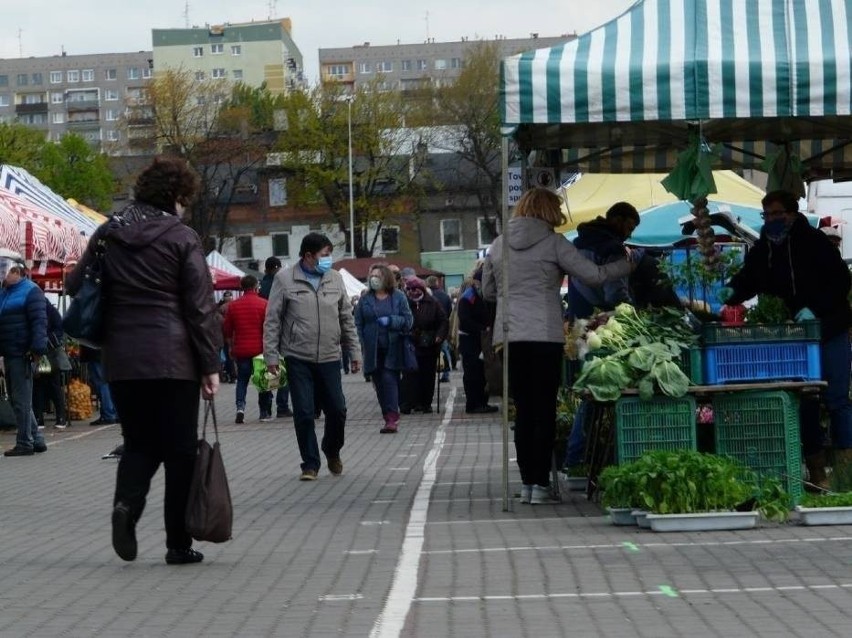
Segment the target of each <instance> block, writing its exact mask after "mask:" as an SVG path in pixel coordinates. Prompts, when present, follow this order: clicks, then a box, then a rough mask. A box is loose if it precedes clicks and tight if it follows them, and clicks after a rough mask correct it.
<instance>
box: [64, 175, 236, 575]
mask: <svg viewBox="0 0 852 638" xmlns="http://www.w3.org/2000/svg"><path fill="white" fill-rule="evenodd" d="M198 186H199V180H198V176H197V175H196V174H195V172H194V171H192V169H190V168H189V166H187V164H186V162H184V161H183V160H180V159H176V158H156V159H155V160H154V161H153V163H152V164H150V165H149V166H148V167H147V168H146V169H145V170H143V171H142V173H141V174H140V175H139V177H138V179H137V180H136V186H135V198H134V200H133V201H131V202H130V203H129V204H128V205H127V206H125V207H124V208H123V209H122V210H121V211H119V212H118V213H116V214H115V215H113V217H112V218H111V219H110V220H109V221H108V222H106V223H104V224H102V225H101V226H100V227H99V228H98V229H97V230H96V231H95V233H94V235H93V236H92V239H91V240H90V241H89V245H88V247H87V249H86V251H85V253H84V254H83V257H82V258H81V260H80V262H79V264H77V267H76V268H75V269H74V271H73V272H72V273H71V274H70V276H69V277H68V281H67V284H68V292H69V293H70V294H71V295H72V296H73V295H74V294H76V293H77V291H78V290H79V289H80V286H81V284H82V281H83V277H84V274H85V271H86V268H87V267H88V265H89V264H90V263H92V261H93V260H94V259H95V250H96V249H98V247H99V246H103V247H104V257H103V259H104V272H105V276H104V284H103V285H104V288H105V290H107V291H109V293H108V294H107V295H105V297H104V302H105V308H104V316H103V318H104V324H105V325H104V342H103V364H104V368H105V372H106V378H107V380H108V381H109V383H110V389H111V390H112V396H113V399H114V400H115V405H116V407H117V408H118V414H119V417H120V419H121V425H122V434H123V436H124V453H123V454H122V455H121V459H120V461H119V463H118V472H117V475H116V485H115V496H114V499H113V510H112V546H113V548H114V549H115V552H116V553H117V554H118V556H119V557H120V558H122V559H123V560H126V561H132V560H135V559H136V555H137V541H136V526H137V523H138V521H139V518H140V517H141V515H142V511H143V510H144V508H145V500H146V497H147V495H148V490H149V489H150V485H151V479H152V477H153V476H154V474H155V473H156V471H157V468H158V467H159V466H160V464H161V463H162V464H164V465H165V471H166V481H165V483H166V485H165V511H164V518H165V528H166V548H167V551H166V556H165V558H166V563H167V564H169V565H180V564H186V563H198V562H201V561H202V560H203V558H204V556H203V555H202V554H201V552H198V551H196V550H195V549H193V548H192V537H191V536H190V535H189V533H188V532H187V531H186V525H185V522H184V517H185V514H186V507H187V500H188V498H189V487H190V483H191V481H192V474H193V469H194V467H195V459H196V455H197V449H198V448H197V443H198V413H199V392H200V393H201V396H202V397H204V398H205V399H212V398H213V396H214V395H215V394H216V392H217V390H218V389H219V351H220V349H221V347H222V325H221V318H220V315H219V312H218V311H217V309H216V302H215V300H214V297H213V282H212V280H211V278H210V271H209V270H208V268H207V263H206V262H205V260H204V251H203V250H202V248H201V241H200V239H199V237H198V235H197V234H196V233H195V231H194V230H192V229H191V228H189V227H188V226H186V225H184V224H183V223H182V222H181V214H182V213H183V211H184V207H185V206H188V205H189V204H190V202H191V201H192V200H193V198H194V197H195V195H196V193H197V192H198ZM101 242H104V243H103V244H102V243H101Z"/></svg>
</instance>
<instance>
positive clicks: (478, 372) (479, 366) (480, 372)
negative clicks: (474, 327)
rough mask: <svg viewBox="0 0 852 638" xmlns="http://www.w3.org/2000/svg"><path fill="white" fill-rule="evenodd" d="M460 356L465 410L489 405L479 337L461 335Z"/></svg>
mask: <svg viewBox="0 0 852 638" xmlns="http://www.w3.org/2000/svg"><path fill="white" fill-rule="evenodd" d="M459 354H460V355H461V360H462V367H463V368H464V375H463V377H462V382H463V384H464V396H465V408H466V409H467V410H472V409H474V408H479V407H482V406H483V405H486V404H487V403H488V396H487V395H486V394H485V364H484V363H483V361H482V359H480V358H479V355H480V354H482V342H481V341H480V338H479V335H463V334H460V335H459Z"/></svg>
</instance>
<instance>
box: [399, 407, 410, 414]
mask: <svg viewBox="0 0 852 638" xmlns="http://www.w3.org/2000/svg"><path fill="white" fill-rule="evenodd" d="M399 413H400V414H411V408H409V407H408V406H405V407H404V408H403V407H402V406H400V408H399Z"/></svg>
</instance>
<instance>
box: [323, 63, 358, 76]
mask: <svg viewBox="0 0 852 638" xmlns="http://www.w3.org/2000/svg"><path fill="white" fill-rule="evenodd" d="M351 72H352V71H351V70H350V68H349V65H348V64H332V65H330V66H329V67H328V74H329V75H332V76H334V77H337V78H339V77H343V76H344V75H349V74H350V73H351Z"/></svg>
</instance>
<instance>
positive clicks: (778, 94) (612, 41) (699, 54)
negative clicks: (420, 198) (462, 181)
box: [502, 0, 852, 125]
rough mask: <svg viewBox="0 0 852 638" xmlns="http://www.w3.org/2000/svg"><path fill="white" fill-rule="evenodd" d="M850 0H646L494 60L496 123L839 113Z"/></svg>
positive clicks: (843, 106)
mask: <svg viewBox="0 0 852 638" xmlns="http://www.w3.org/2000/svg"><path fill="white" fill-rule="evenodd" d="M849 5H850V0H644V1H642V2H637V3H636V4H635V5H634V6H633V7H631V8H630V9H629V10H628V11H626V12H625V13H624V14H622V15H621V16H620V17H618V18H616V19H614V20H612V21H611V22H609V23H607V24H605V25H603V26H601V27H600V28H598V29H595V30H594V31H591V32H589V33H586V34H584V35H582V36H580V37H579V38H577V39H576V40H572V41H569V42H567V43H565V44H562V45H559V46H556V47H552V48H548V49H538V50H536V51H531V52H528V53H523V54H520V55H516V56H513V57H510V58H507V59H506V60H505V61H504V62H503V87H502V90H503V100H504V102H503V122H504V124H509V125H512V124H555V123H581V122H637V121H647V122H649V121H659V120H665V121H670V120H685V121H691V120H694V121H698V120H705V119H717V118H755V117H806V116H826V115H828V116H838V115H850V113H852V100H850V37H852V25H850V22H849V20H850V17H852V11H850V6H849Z"/></svg>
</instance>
